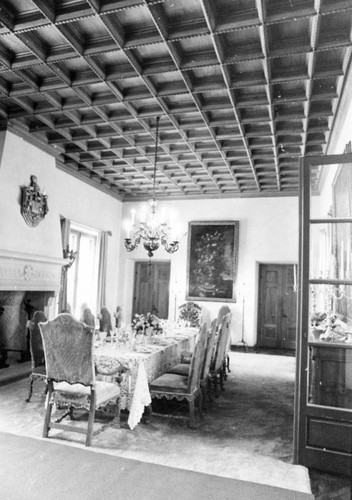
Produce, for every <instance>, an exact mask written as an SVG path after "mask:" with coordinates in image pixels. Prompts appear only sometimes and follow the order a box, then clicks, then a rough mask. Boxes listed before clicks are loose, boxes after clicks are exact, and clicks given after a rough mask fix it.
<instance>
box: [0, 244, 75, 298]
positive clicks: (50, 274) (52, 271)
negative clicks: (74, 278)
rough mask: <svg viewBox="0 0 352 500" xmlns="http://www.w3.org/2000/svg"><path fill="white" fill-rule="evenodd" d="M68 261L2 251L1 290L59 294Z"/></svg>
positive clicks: (0, 251)
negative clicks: (63, 271) (63, 267)
mask: <svg viewBox="0 0 352 500" xmlns="http://www.w3.org/2000/svg"><path fill="white" fill-rule="evenodd" d="M65 264H67V259H63V258H62V259H60V258H55V257H47V256H44V255H35V254H26V253H21V252H14V251H9V250H1V249H0V290H18V291H21V290H24V291H53V292H55V293H59V290H60V283H61V271H62V266H64V265H65Z"/></svg>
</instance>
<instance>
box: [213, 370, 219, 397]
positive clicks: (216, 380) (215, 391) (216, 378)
mask: <svg viewBox="0 0 352 500" xmlns="http://www.w3.org/2000/svg"><path fill="white" fill-rule="evenodd" d="M218 376H219V374H218V373H214V378H213V385H214V395H215V397H216V398H218V397H219V391H218Z"/></svg>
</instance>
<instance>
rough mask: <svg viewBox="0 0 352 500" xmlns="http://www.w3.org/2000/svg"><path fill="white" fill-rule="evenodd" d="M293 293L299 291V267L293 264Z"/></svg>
mask: <svg viewBox="0 0 352 500" xmlns="http://www.w3.org/2000/svg"><path fill="white" fill-rule="evenodd" d="M293 291H294V292H296V291H297V265H296V264H293Z"/></svg>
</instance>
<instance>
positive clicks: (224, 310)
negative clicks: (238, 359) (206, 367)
mask: <svg viewBox="0 0 352 500" xmlns="http://www.w3.org/2000/svg"><path fill="white" fill-rule="evenodd" d="M228 313H231V309H230V308H229V306H227V305H222V306H221V307H220V309H219V312H218V318H217V324H218V326H220V325H221V324H222V322H223V319H224V318H225V316H226V315H227V314H228ZM230 343H231V335H229V336H228V342H227V346H226V355H225V360H224V363H225V367H224V378H225V379H226V378H227V374H226V371H227V372H229V373H230V372H231V370H230V356H229V350H230Z"/></svg>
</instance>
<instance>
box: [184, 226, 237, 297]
mask: <svg viewBox="0 0 352 500" xmlns="http://www.w3.org/2000/svg"><path fill="white" fill-rule="evenodd" d="M238 230H239V222H238V221H216V222H205V221H200V222H189V225H188V258H187V292H186V300H197V301H200V300H205V301H221V302H236V294H235V290H236V286H235V285H236V278H237V261H238Z"/></svg>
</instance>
